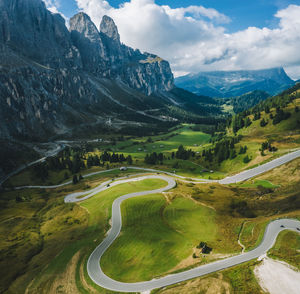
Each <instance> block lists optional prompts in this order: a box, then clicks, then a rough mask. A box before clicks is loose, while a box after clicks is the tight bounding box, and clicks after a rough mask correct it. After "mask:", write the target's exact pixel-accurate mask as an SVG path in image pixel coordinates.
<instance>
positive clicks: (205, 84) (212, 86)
mask: <svg viewBox="0 0 300 294" xmlns="http://www.w3.org/2000/svg"><path fill="white" fill-rule="evenodd" d="M175 83H176V85H177V86H178V87H182V88H184V89H186V90H188V91H191V92H193V93H195V94H198V95H199V94H201V95H208V96H212V97H234V96H240V95H243V94H245V93H248V92H251V91H255V90H261V91H265V92H268V93H269V94H271V95H275V94H278V93H279V92H281V91H283V90H285V89H287V88H289V87H291V86H292V85H294V83H295V82H294V81H293V80H291V79H290V78H289V77H288V76H287V74H286V73H285V71H284V69H283V68H271V69H263V70H249V71H247V70H244V71H214V72H200V73H198V74H189V75H186V76H183V77H179V78H177V79H176V81H175Z"/></svg>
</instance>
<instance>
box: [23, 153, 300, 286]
mask: <svg viewBox="0 0 300 294" xmlns="http://www.w3.org/2000/svg"><path fill="white" fill-rule="evenodd" d="M298 157H300V150H297V151H295V152H292V153H289V154H286V155H284V156H282V157H280V158H277V159H275V160H273V161H270V162H268V163H266V164H263V165H261V166H258V167H256V168H253V169H251V170H247V171H244V172H241V173H239V174H237V175H234V176H231V177H227V178H225V179H223V180H203V179H186V178H185V177H182V176H178V175H175V174H172V173H167V172H164V171H158V170H154V169H145V168H139V167H130V168H132V169H136V170H142V171H147V172H155V173H161V174H156V175H143V176H142V175H140V174H139V175H134V176H135V178H128V177H122V178H119V179H117V180H115V181H112V180H110V181H106V182H104V183H102V184H100V185H99V186H97V187H96V188H93V189H91V190H89V191H84V192H76V193H72V194H69V195H67V196H66V197H65V202H66V203H68V202H78V201H83V200H85V199H87V198H89V197H92V196H93V195H95V194H97V193H99V192H101V191H104V190H106V189H109V188H110V187H112V186H116V185H119V184H122V183H126V182H132V181H141V180H145V179H161V180H164V181H165V182H166V183H167V185H166V186H165V187H163V188H159V189H156V190H150V191H143V192H135V193H130V194H126V195H123V196H120V197H119V198H117V199H115V201H114V202H113V204H112V226H111V229H110V230H109V231H108V233H107V236H106V238H105V239H104V240H103V241H102V242H101V243H100V245H98V246H97V247H96V249H95V250H94V251H93V252H92V254H91V255H90V257H89V259H88V263H87V270H88V274H89V276H90V278H91V279H92V280H93V281H94V282H95V283H96V284H97V285H99V286H101V287H103V288H106V289H109V290H112V291H117V292H146V291H150V290H153V289H156V288H161V287H165V286H168V285H172V284H176V283H179V282H182V281H186V280H189V279H192V278H196V277H200V276H203V275H207V274H210V273H213V272H216V271H219V270H222V269H226V268H229V267H232V266H235V265H238V264H241V263H244V262H247V261H250V260H252V259H255V258H258V257H260V256H262V255H264V254H265V253H266V252H267V251H268V250H269V249H270V248H272V247H273V245H274V243H275V241H276V238H277V236H278V234H279V233H280V232H281V231H283V230H286V229H288V230H293V231H295V232H299V231H298V229H297V228H300V221H298V220H293V219H278V220H275V221H272V222H271V223H269V225H268V226H267V228H266V231H265V234H264V238H263V240H262V242H261V244H260V245H259V246H258V247H256V248H255V249H254V250H252V251H249V252H246V253H242V254H240V255H235V256H232V257H229V258H226V259H222V260H218V261H215V262H212V263H209V264H205V265H201V266H198V267H196V268H193V269H190V270H186V271H184V272H180V273H176V274H172V275H168V276H165V277H162V278H158V279H153V280H150V281H144V282H137V283H122V282H119V281H116V280H113V279H111V278H110V277H108V276H107V275H105V273H104V272H103V271H102V269H101V267H100V260H101V257H102V256H103V254H104V253H105V251H106V250H107V249H108V248H109V246H110V245H111V244H112V243H113V242H114V241H115V239H116V238H117V237H118V235H119V234H120V231H121V228H122V215H121V204H122V202H123V201H124V200H126V199H129V198H133V197H139V196H144V195H149V194H156V193H162V192H164V191H167V190H170V189H172V188H174V187H175V186H176V181H175V180H174V177H177V178H181V179H183V180H186V181H190V182H191V181H194V182H197V183H201V182H202V183H203V182H218V183H220V184H230V183H237V182H241V181H244V180H247V179H249V178H252V177H255V176H257V175H259V174H261V173H264V172H266V171H269V170H271V169H273V168H275V167H278V166H280V165H282V164H285V163H287V162H289V161H291V160H293V159H295V158H298ZM107 171H111V170H106V171H101V172H94V173H91V174H88V175H85V177H87V176H91V175H96V174H100V173H103V172H107ZM163 173H164V174H166V175H164V174H163ZM68 184H70V181H69V182H66V183H64V184H61V185H55V186H25V187H19V189H21V188H57V187H61V186H64V185H68Z"/></svg>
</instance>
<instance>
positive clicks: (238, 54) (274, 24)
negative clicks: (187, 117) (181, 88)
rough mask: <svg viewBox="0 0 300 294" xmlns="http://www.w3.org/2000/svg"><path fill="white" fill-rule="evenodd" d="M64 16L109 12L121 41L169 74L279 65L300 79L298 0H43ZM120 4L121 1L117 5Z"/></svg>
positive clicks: (94, 15)
mask: <svg viewBox="0 0 300 294" xmlns="http://www.w3.org/2000/svg"><path fill="white" fill-rule="evenodd" d="M44 1H45V3H46V5H47V7H48V8H49V9H50V10H51V11H52V12H60V13H62V14H63V15H64V16H65V18H66V19H67V20H68V19H69V18H70V17H71V16H73V15H74V14H75V13H77V12H78V11H84V12H85V13H87V14H88V15H89V16H90V17H91V19H92V20H93V22H94V23H95V25H96V26H97V27H99V24H100V22H101V19H102V17H103V15H105V14H107V15H109V16H110V17H112V18H113V19H114V21H115V23H116V25H117V26H118V29H119V33H120V36H121V41H122V42H123V43H125V44H126V45H129V46H131V47H133V48H138V49H140V50H141V51H147V52H151V53H154V54H157V55H159V56H161V57H162V58H164V59H166V60H168V61H169V62H170V64H171V67H172V70H173V72H174V74H175V76H179V75H184V74H187V73H192V72H199V71H211V70H239V69H263V68H272V67H284V69H285V70H286V71H287V73H288V74H289V75H290V76H291V77H292V78H294V79H299V78H300V50H299V48H300V0H189V1H187V0H127V1H120V0H108V1H105V0H44ZM120 5H121V6H120Z"/></svg>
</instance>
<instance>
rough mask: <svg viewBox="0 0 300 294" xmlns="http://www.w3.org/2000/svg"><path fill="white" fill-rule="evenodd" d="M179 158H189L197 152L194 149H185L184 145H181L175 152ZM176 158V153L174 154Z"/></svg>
mask: <svg viewBox="0 0 300 294" xmlns="http://www.w3.org/2000/svg"><path fill="white" fill-rule="evenodd" d="M175 157H176V158H177V159H183V160H188V159H189V158H190V157H195V152H194V151H193V150H192V149H185V148H184V147H183V145H180V146H179V147H178V149H177V151H176V153H175ZM172 158H174V154H172Z"/></svg>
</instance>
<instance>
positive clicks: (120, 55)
mask: <svg viewBox="0 0 300 294" xmlns="http://www.w3.org/2000/svg"><path fill="white" fill-rule="evenodd" d="M70 31H71V38H72V41H73V43H74V44H75V45H76V47H77V48H78V50H79V52H80V54H81V56H82V61H83V67H84V69H85V70H87V71H89V72H91V73H93V74H96V75H97V76H99V77H101V76H102V77H108V78H113V79H121V80H122V81H123V82H124V83H126V84H127V85H128V86H130V87H132V88H135V89H138V90H141V91H143V92H144V93H146V94H147V95H151V94H152V93H154V92H157V91H169V90H171V89H172V88H173V87H174V85H173V74H172V72H171V69H170V66H169V63H168V62H167V61H165V60H162V59H161V58H159V57H158V56H156V55H152V54H148V53H144V54H142V53H141V52H140V51H139V50H133V49H132V48H130V47H127V46H125V45H124V44H121V42H120V35H119V33H118V29H117V27H116V25H115V23H114V21H113V20H112V19H111V18H110V17H108V16H106V15H105V16H104V17H103V19H102V22H101V24H100V32H99V31H98V30H97V28H96V26H95V25H94V23H93V22H92V21H91V19H90V18H89V16H87V15H86V14H84V13H82V12H81V13H79V14H77V15H75V16H74V17H72V18H71V19H70Z"/></svg>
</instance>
